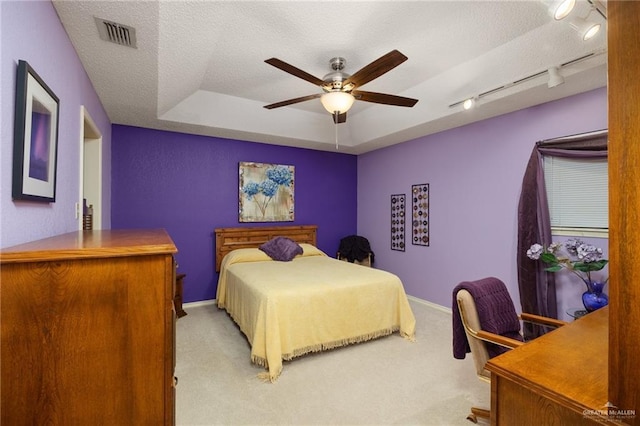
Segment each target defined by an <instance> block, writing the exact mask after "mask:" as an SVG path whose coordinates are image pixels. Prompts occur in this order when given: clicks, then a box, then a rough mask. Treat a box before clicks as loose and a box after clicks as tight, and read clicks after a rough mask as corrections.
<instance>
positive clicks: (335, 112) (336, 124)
mask: <svg viewBox="0 0 640 426" xmlns="http://www.w3.org/2000/svg"><path fill="white" fill-rule="evenodd" d="M338 114H339V113H338V111H333V118H334V120H333V121H334V122H335V129H336V151H337V150H338Z"/></svg>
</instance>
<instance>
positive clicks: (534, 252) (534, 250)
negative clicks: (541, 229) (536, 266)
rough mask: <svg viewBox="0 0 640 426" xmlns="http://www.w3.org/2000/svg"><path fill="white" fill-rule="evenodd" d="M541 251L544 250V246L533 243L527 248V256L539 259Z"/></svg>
mask: <svg viewBox="0 0 640 426" xmlns="http://www.w3.org/2000/svg"><path fill="white" fill-rule="evenodd" d="M542 252H544V247H542V246H541V245H540V244H534V245H532V246H531V248H530V249H529V250H527V256H528V257H529V259H533V260H538V259H540V255H541V254H542Z"/></svg>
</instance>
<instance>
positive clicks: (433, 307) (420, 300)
mask: <svg viewBox="0 0 640 426" xmlns="http://www.w3.org/2000/svg"><path fill="white" fill-rule="evenodd" d="M407 299H409V300H413V301H414V302H417V303H421V304H423V305H426V306H428V307H430V308H432V309H437V310H438V311H442V312H446V313H448V314H449V315H451V308H447V307H446V306H442V305H438V304H437V303H433V302H429V301H428V300H424V299H420V298H419V297H415V296H409V295H407Z"/></svg>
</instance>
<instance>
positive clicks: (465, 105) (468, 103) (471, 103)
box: [462, 98, 476, 111]
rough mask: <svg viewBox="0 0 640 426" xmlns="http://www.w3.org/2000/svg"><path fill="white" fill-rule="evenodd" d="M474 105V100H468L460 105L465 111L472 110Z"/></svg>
mask: <svg viewBox="0 0 640 426" xmlns="http://www.w3.org/2000/svg"><path fill="white" fill-rule="evenodd" d="M475 104H476V100H475V98H469V99H467V100H465V101H464V102H463V103H462V108H464V110H465V111H467V110H470V109H471V108H473V107H474V105H475Z"/></svg>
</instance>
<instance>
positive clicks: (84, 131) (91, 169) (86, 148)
mask: <svg viewBox="0 0 640 426" xmlns="http://www.w3.org/2000/svg"><path fill="white" fill-rule="evenodd" d="M85 198H86V199H87V204H92V205H93V229H102V215H103V211H102V204H103V203H102V134H101V133H100V129H98V126H96V124H95V122H94V121H93V119H92V118H91V115H89V112H88V111H87V109H86V108H85V107H84V106H81V107H80V200H79V203H78V204H76V218H77V219H78V226H79V229H82V222H83V220H82V213H83V212H82V208H83V200H84V199H85Z"/></svg>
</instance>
